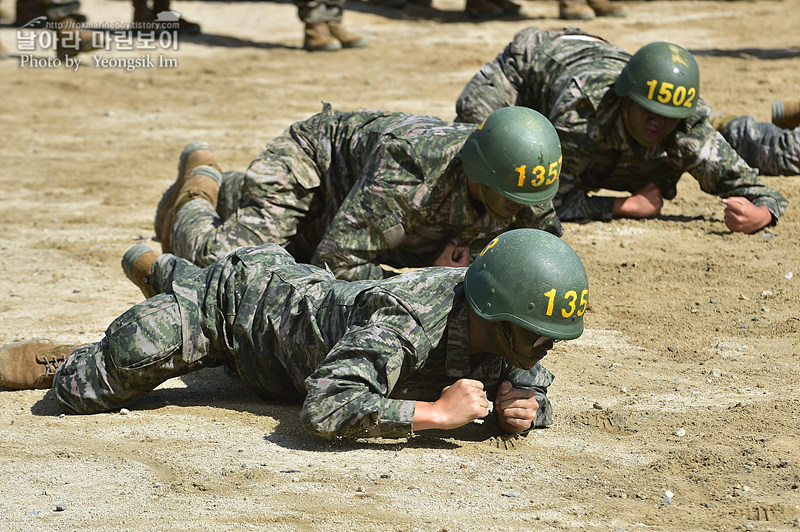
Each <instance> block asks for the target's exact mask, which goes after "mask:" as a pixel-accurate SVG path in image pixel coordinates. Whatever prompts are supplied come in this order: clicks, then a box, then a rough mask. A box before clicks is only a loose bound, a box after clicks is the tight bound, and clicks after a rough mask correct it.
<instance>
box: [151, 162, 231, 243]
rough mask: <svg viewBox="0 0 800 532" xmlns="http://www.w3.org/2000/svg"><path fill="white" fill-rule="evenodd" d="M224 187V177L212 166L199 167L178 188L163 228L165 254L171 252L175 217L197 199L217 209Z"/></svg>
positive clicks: (162, 241) (161, 237)
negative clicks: (221, 186) (220, 189)
mask: <svg viewBox="0 0 800 532" xmlns="http://www.w3.org/2000/svg"><path fill="white" fill-rule="evenodd" d="M220 185H222V175H221V174H220V173H219V170H217V169H216V168H214V167H212V166H198V167H197V168H195V169H194V170H192V173H191V174H189V176H188V177H187V178H186V179H185V181H184V182H183V183H182V184H181V186H180V188H178V193H177V194H176V195H175V202H174V203H173V204H172V206H171V207H170V208H169V210H168V211H167V213H166V215H165V216H164V219H163V224H162V226H161V236H160V239H161V250H162V251H163V252H164V253H169V252H170V251H171V249H172V248H171V245H172V244H171V238H172V234H171V233H172V224H173V223H174V222H175V215H176V214H178V211H180V210H181V208H182V207H183V206H184V205H186V204H187V203H189V202H190V201H192V200H195V199H204V200H206V201H207V202H208V203H210V204H211V207H212V208H214V209H216V208H217V198H218V196H219V187H220Z"/></svg>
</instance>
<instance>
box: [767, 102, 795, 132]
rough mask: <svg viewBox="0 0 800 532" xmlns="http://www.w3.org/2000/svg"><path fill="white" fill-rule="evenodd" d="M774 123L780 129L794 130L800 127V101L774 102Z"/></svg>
mask: <svg viewBox="0 0 800 532" xmlns="http://www.w3.org/2000/svg"><path fill="white" fill-rule="evenodd" d="M772 123H773V124H775V125H776V126H778V127H782V128H786V129H794V128H796V127H797V126H799V125H800V100H776V101H774V102H772Z"/></svg>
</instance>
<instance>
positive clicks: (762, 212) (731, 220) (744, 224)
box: [722, 196, 772, 233]
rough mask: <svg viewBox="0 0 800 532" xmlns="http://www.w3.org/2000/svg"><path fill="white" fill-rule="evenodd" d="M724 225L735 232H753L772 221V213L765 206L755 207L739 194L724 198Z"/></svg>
mask: <svg viewBox="0 0 800 532" xmlns="http://www.w3.org/2000/svg"><path fill="white" fill-rule="evenodd" d="M722 203H724V204H725V225H727V226H728V229H730V230H731V231H733V232H736V233H755V232H756V231H758V230H759V229H761V228H763V227H766V226H767V225H769V224H770V223H771V222H772V213H771V212H769V209H767V208H766V207H756V206H755V205H753V203H752V202H751V201H750V200H749V199H747V198H743V197H741V196H732V197H730V198H724V199H723V200H722Z"/></svg>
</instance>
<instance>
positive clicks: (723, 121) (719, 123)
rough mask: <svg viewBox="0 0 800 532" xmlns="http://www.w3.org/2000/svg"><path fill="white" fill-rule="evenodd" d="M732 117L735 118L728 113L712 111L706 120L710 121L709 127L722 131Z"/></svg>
mask: <svg viewBox="0 0 800 532" xmlns="http://www.w3.org/2000/svg"><path fill="white" fill-rule="evenodd" d="M734 118H736V115H732V114H730V113H714V114H712V115H711V116H710V117H708V121H709V123H711V127H713V128H714V129H716V130H717V131H722V129H723V128H724V127H725V126H727V125H728V124H730V122H731V120H733V119H734Z"/></svg>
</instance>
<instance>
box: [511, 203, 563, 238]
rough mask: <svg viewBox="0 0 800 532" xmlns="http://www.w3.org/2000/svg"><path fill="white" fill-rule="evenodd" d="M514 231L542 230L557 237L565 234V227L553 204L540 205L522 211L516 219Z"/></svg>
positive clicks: (513, 226) (513, 225)
mask: <svg viewBox="0 0 800 532" xmlns="http://www.w3.org/2000/svg"><path fill="white" fill-rule="evenodd" d="M511 228H512V229H519V228H532V229H541V230H542V231H547V232H548V233H552V234H554V235H556V236H557V237H560V236H561V235H563V234H564V227H563V226H562V225H561V221H560V220H559V219H558V215H557V214H556V210H555V208H554V207H553V203H552V202H549V201H548V202H546V203H544V204H539V205H530V206H528V207H525V208H524V209H522V210H521V211H520V212H519V213H517V216H516V217H515V218H514V223H513V224H512V226H511Z"/></svg>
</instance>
